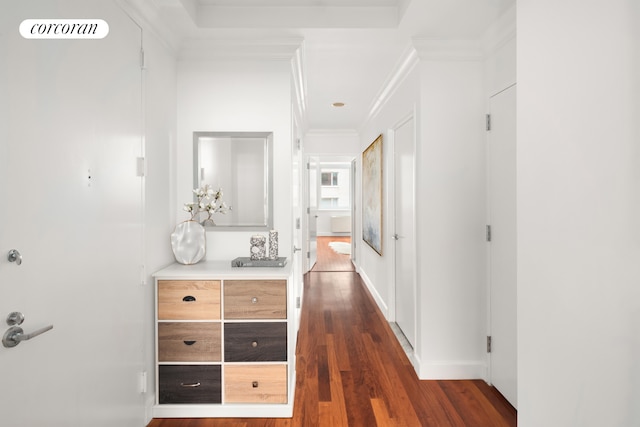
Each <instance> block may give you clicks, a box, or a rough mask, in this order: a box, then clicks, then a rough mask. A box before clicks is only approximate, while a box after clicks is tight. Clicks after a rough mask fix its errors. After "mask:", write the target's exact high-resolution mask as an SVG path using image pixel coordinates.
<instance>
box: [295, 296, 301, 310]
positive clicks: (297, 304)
mask: <svg viewBox="0 0 640 427" xmlns="http://www.w3.org/2000/svg"><path fill="white" fill-rule="evenodd" d="M301 306H302V304H301V303H300V297H296V308H300V307H301Z"/></svg>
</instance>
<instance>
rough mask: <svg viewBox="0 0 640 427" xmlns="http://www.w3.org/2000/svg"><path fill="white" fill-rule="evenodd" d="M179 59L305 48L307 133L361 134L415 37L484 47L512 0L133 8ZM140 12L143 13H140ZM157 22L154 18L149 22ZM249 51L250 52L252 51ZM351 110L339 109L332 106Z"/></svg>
mask: <svg viewBox="0 0 640 427" xmlns="http://www.w3.org/2000/svg"><path fill="white" fill-rule="evenodd" d="M129 1H130V2H131V3H137V4H138V7H139V8H140V9H142V10H145V11H146V12H145V15H147V17H148V18H150V19H152V20H155V21H160V22H162V25H163V27H165V28H170V29H171V30H170V32H171V33H172V35H171V37H172V38H173V40H174V44H175V46H176V48H177V49H178V51H179V56H182V57H186V56H189V55H197V54H198V50H202V51H203V52H204V47H205V46H209V48H210V47H211V43H216V45H217V47H218V48H220V46H222V45H223V44H225V43H226V44H228V45H230V46H234V47H232V49H234V48H239V47H242V48H243V49H245V50H246V49H248V47H249V46H250V45H254V46H255V47H254V50H253V52H254V54H257V53H258V52H259V51H260V50H261V49H264V47H265V45H270V46H271V48H272V49H274V48H275V49H277V48H278V47H280V48H281V49H284V50H285V51H287V47H286V46H287V45H288V44H299V43H300V41H301V40H304V57H303V66H304V72H305V78H306V100H307V128H308V129H309V130H329V129H330V130H335V129H341V130H357V129H359V128H360V126H361V125H362V123H363V121H364V120H365V118H366V117H367V114H368V113H369V111H370V109H371V105H372V102H373V100H374V98H375V96H376V95H377V94H378V92H379V91H380V89H381V86H382V84H383V83H384V81H385V79H386V78H387V77H388V76H389V73H390V72H391V71H392V69H393V68H394V66H395V65H396V63H397V61H398V60H399V59H400V57H401V55H402V54H403V52H405V50H406V49H407V48H408V46H409V45H410V41H411V38H412V37H423V38H432V39H438V40H443V39H444V40H470V39H473V40H475V39H480V38H481V37H482V36H483V34H484V32H485V31H486V29H487V28H488V27H489V26H490V25H491V24H492V23H493V22H494V21H495V20H496V19H497V18H498V17H499V16H500V15H502V14H503V13H504V12H505V11H506V10H507V9H509V8H510V7H511V6H513V5H514V4H515V0H129ZM140 6H142V7H140ZM149 15H152V16H149ZM249 50H250V49H249ZM336 101H340V102H344V103H345V104H346V105H345V107H342V108H335V107H332V106H331V103H333V102H336Z"/></svg>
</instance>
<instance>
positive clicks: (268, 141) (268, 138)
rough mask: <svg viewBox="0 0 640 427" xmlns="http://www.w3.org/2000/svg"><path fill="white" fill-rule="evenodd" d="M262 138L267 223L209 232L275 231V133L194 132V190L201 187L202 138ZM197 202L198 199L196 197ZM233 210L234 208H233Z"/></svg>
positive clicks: (225, 226)
mask: <svg viewBox="0 0 640 427" xmlns="http://www.w3.org/2000/svg"><path fill="white" fill-rule="evenodd" d="M202 137H206V138H252V139H256V138H260V139H264V170H265V187H264V191H265V192H266V197H265V200H266V201H267V206H265V215H266V218H265V223H264V224H255V225H212V226H206V229H207V230H208V231H212V230H216V231H268V230H272V229H273V132H213V131H196V132H193V184H194V187H193V188H198V187H200V176H199V175H200V174H199V173H198V172H199V171H200V155H199V153H200V150H199V145H198V144H199V141H200V138H202ZM223 190H224V189H223ZM194 199H195V200H196V201H197V198H196V197H195V196H194ZM232 208H233V206H232Z"/></svg>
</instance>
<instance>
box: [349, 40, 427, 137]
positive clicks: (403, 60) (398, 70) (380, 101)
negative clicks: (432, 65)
mask: <svg viewBox="0 0 640 427" xmlns="http://www.w3.org/2000/svg"><path fill="white" fill-rule="evenodd" d="M419 62H420V59H419V57H418V52H417V51H416V49H415V48H414V47H413V46H412V45H410V46H408V47H407V48H406V49H405V51H404V52H403V54H402V55H401V56H400V59H399V60H398V62H396V65H395V66H394V67H393V69H392V70H391V73H389V76H388V77H387V79H386V80H385V81H384V83H383V84H382V87H381V89H380V91H379V92H378V93H377V95H376V96H375V98H374V99H373V102H372V103H371V106H370V107H369V114H367V117H366V118H365V120H364V123H363V126H362V127H364V126H365V125H366V124H367V123H368V122H369V121H371V120H372V119H373V118H374V117H375V116H376V115H377V114H378V113H379V112H380V110H381V109H382V107H383V106H384V105H385V104H386V103H387V102H388V100H389V98H391V97H392V96H393V94H394V93H395V92H396V90H398V88H399V87H400V85H401V84H402V83H403V82H404V81H405V79H406V78H407V77H408V76H409V74H410V73H411V71H412V70H413V69H414V67H415V66H416V65H417V64H418V63H419ZM362 127H361V128H362Z"/></svg>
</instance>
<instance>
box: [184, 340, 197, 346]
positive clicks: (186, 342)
mask: <svg viewBox="0 0 640 427" xmlns="http://www.w3.org/2000/svg"><path fill="white" fill-rule="evenodd" d="M182 342H183V343H185V344H186V345H194V344H195V343H196V342H195V341H182Z"/></svg>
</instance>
